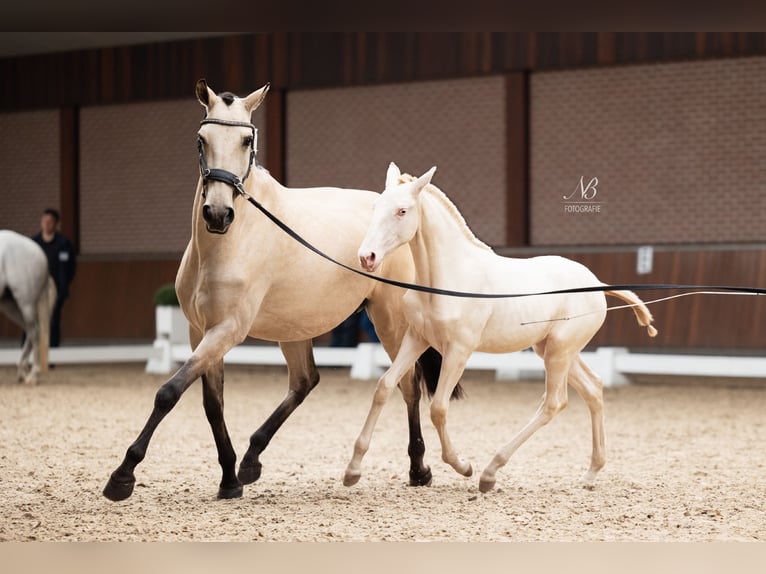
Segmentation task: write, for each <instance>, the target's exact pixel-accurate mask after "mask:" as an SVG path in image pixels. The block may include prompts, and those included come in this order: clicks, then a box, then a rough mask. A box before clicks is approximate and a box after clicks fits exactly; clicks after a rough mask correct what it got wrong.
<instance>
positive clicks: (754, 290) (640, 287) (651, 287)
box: [240, 192, 766, 299]
mask: <svg viewBox="0 0 766 574" xmlns="http://www.w3.org/2000/svg"><path fill="white" fill-rule="evenodd" d="M240 193H241V192H240ZM243 195H244V196H245V198H246V199H247V201H249V202H250V203H252V204H253V205H254V206H255V207H257V208H258V209H259V210H260V211H261V213H263V214H264V215H265V216H266V217H268V218H269V219H270V220H271V221H273V222H274V224H275V225H276V226H277V227H279V228H280V229H281V230H282V231H284V232H285V233H287V234H288V235H289V236H290V237H292V238H293V239H295V240H296V241H297V242H298V243H300V244H301V245H303V246H304V247H306V248H307V249H310V250H311V251H313V252H314V253H316V254H317V255H319V256H320V257H323V258H325V259H327V260H328V261H331V262H332V263H335V265H338V266H340V267H343V268H344V269H347V270H348V271H352V272H353V273H356V274H357V275H362V276H363V277H368V278H369V279H374V280H375V281H380V282H381V283H386V284H388V285H394V286H396V287H401V288H403V289H411V290H413V291H421V292H423V293H433V294H435V295H448V296H450V297H465V298H472V299H508V298H512V297H536V296H539V295H563V294H566V293H591V292H595V291H657V290H660V289H682V290H687V289H705V290H708V291H711V290H712V291H725V292H734V293H750V294H752V295H766V289H760V288H758V287H734V286H731V285H676V284H666V283H657V284H636V285H594V286H590V287H573V288H570V289H557V290H555V291H541V292H539V293H467V292H464V291H451V290H449V289H438V288H436V287H426V286H425V285H416V284H414V283H405V282H403V281H396V280H395V279H388V278H386V277H380V276H378V275H373V274H371V273H366V272H364V271H360V270H359V269H355V268H354V267H351V266H350V265H346V264H345V263H342V262H341V261H338V260H337V259H334V258H332V257H330V256H329V255H327V254H326V253H324V252H322V251H320V250H319V249H317V248H316V247H314V246H313V245H312V244H311V243H309V242H308V241H306V240H305V239H304V238H303V237H301V236H300V235H298V234H297V233H296V232H295V231H293V230H292V229H291V228H290V227H289V226H288V225H287V224H286V223H284V222H283V221H282V220H280V219H279V218H278V217H277V216H276V215H274V214H273V213H271V212H270V211H269V210H268V209H266V208H265V207H264V206H263V205H261V204H260V203H259V202H258V201H256V200H255V199H254V198H253V197H251V196H250V195H247V194H243Z"/></svg>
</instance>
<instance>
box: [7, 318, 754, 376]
mask: <svg viewBox="0 0 766 574" xmlns="http://www.w3.org/2000/svg"><path fill="white" fill-rule="evenodd" d="M156 325H157V335H156V337H157V338H156V339H155V340H154V343H153V344H152V345H103V346H88V347H85V346H73V347H58V348H54V349H51V350H50V362H51V363H54V364H57V363H60V364H78V363H82V364H87V363H125V362H145V363H146V371H147V372H149V373H158V374H169V373H172V372H173V371H175V370H176V369H177V368H178V367H179V366H180V365H181V364H182V363H183V362H185V361H186V360H187V359H188V358H189V357H190V356H191V353H192V350H191V346H190V344H189V338H188V329H187V327H186V322H185V319H184V317H183V315H182V314H180V311H179V310H178V309H177V308H158V309H157V314H156ZM20 354H21V349H0V365H12V364H15V363H16V362H17V361H18V360H19V356H20ZM582 356H583V359H584V360H585V362H586V363H588V365H590V367H591V368H592V369H593V370H594V371H596V372H597V373H598V374H599V375H600V376H601V378H602V379H603V381H604V385H605V386H614V385H619V384H623V383H626V382H628V380H629V377H630V376H631V375H657V376H663V375H665V376H689V377H717V378H749V379H763V380H764V381H766V357H739V356H720V355H670V354H657V353H651V354H649V353H631V352H629V351H628V350H627V349H624V348H620V347H602V348H599V349H597V350H596V351H592V352H585V353H583V354H582ZM314 360H315V362H316V364H317V366H319V367H340V368H349V369H350V372H349V375H350V377H351V378H352V379H376V378H378V377H379V376H380V375H381V374H382V373H383V371H384V370H385V369H386V368H388V366H389V365H390V364H391V362H390V360H389V358H388V355H386V353H385V351H384V350H383V347H381V345H380V344H378V343H362V344H360V345H358V346H357V347H315V348H314ZM224 363H225V364H238V365H284V364H285V360H284V357H283V356H282V352H281V351H280V349H279V347H278V346H276V345H239V346H237V347H234V348H233V349H231V350H230V351H229V352H228V353H227V354H226V355H225V356H224ZM466 369H482V370H490V371H494V372H495V378H496V379H497V380H519V379H527V378H533V377H535V378H536V377H542V376H543V375H544V371H543V362H542V360H541V359H540V358H539V357H538V356H537V355H535V353H533V352H532V351H531V350H528V351H523V352H520V353H511V354H506V355H495V354H490V353H478V352H477V353H474V354H473V355H471V358H470V359H469V360H468V364H467V365H466Z"/></svg>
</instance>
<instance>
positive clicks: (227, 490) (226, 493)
mask: <svg viewBox="0 0 766 574" xmlns="http://www.w3.org/2000/svg"><path fill="white" fill-rule="evenodd" d="M230 498H242V485H241V484H238V485H237V486H232V487H223V486H221V487H219V488H218V500H228V499H230Z"/></svg>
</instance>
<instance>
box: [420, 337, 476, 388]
mask: <svg viewBox="0 0 766 574" xmlns="http://www.w3.org/2000/svg"><path fill="white" fill-rule="evenodd" d="M441 368H442V356H441V354H440V353H439V351H437V350H436V349H434V348H433V347H428V349H426V350H425V352H424V353H423V354H422V355H420V358H419V359H418V362H417V363H415V384H422V385H423V388H424V389H425V390H426V392H427V393H428V396H429V397H432V396H433V395H434V393H435V392H436V385H437V384H438V383H439V372H440V371H441ZM463 397H465V392H464V391H463V387H461V386H460V383H458V384H457V385H455V388H454V390H453V391H452V396H451V397H450V398H451V399H454V400H457V399H462V398H463Z"/></svg>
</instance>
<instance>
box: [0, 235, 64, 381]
mask: <svg viewBox="0 0 766 574" xmlns="http://www.w3.org/2000/svg"><path fill="white" fill-rule="evenodd" d="M55 302H56V284H55V283H54V282H53V278H52V277H51V276H50V275H49V274H48V260H47V259H46V258H45V253H44V252H43V250H42V249H41V248H40V246H39V245H38V244H37V243H35V242H34V241H32V240H31V239H30V238H29V237H25V236H24V235H20V234H19V233H16V232H15V231H10V230H8V229H3V230H0V311H2V312H3V313H4V314H5V315H7V316H8V318H9V319H11V321H13V322H14V323H16V324H17V325H19V326H20V327H21V328H22V329H24V331H25V332H26V338H25V340H24V346H23V347H22V350H21V357H20V358H19V367H18V380H19V382H24V383H27V384H36V383H37V382H38V379H39V376H40V374H45V373H47V372H48V344H49V339H48V338H49V333H50V319H51V312H52V311H53V305H54V303H55Z"/></svg>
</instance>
